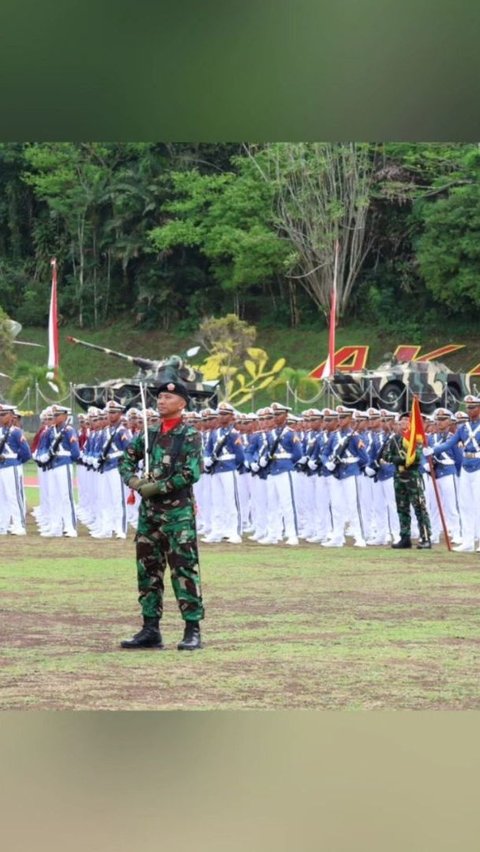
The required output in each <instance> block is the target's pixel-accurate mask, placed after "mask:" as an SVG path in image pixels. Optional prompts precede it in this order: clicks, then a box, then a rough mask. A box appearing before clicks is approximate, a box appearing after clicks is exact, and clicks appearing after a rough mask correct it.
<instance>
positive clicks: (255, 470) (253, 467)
mask: <svg viewBox="0 0 480 852" xmlns="http://www.w3.org/2000/svg"><path fill="white" fill-rule="evenodd" d="M250 470H253V472H254V473H258V471H259V470H260V467H259V465H258V464H257V462H252V463H251V465H250Z"/></svg>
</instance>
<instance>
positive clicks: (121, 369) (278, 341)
mask: <svg viewBox="0 0 480 852" xmlns="http://www.w3.org/2000/svg"><path fill="white" fill-rule="evenodd" d="M69 335H71V336H74V337H79V338H81V339H85V340H87V341H88V342H90V343H95V344H97V345H98V346H106V347H108V348H110V349H115V350H119V351H122V352H125V353H126V354H129V355H137V356H141V357H144V358H145V357H146V358H152V359H158V358H162V357H165V356H167V355H171V354H172V353H177V352H182V351H184V350H185V349H186V348H188V347H189V346H192V345H194V344H195V342H196V341H195V336H194V335H191V336H188V337H186V336H175V335H174V334H171V333H166V332H164V331H162V330H160V331H158V332H157V331H142V330H141V329H139V328H133V327H132V326H131V325H130V324H129V323H128V321H127V320H125V319H121V320H119V321H117V322H115V323H112V324H111V325H108V326H104V327H103V328H101V329H97V330H95V331H94V330H91V329H88V330H82V329H79V328H77V327H75V326H71V325H65V326H62V327H61V329H60V363H61V366H62V369H63V372H64V374H65V377H66V379H67V381H68V382H73V383H74V384H78V383H82V382H95V381H104V380H105V379H109V378H113V377H116V376H125V377H130V376H133V375H134V373H135V372H136V369H135V367H134V366H133V365H132V364H130V363H128V362H127V361H122V360H120V359H118V358H113V357H111V356H108V355H103V354H102V353H101V352H96V351H93V350H89V349H85V348H83V347H80V346H73V345H71V344H69V343H68V342H67V337H68V336H69ZM20 337H21V339H22V340H28V341H32V342H35V343H41V344H42V345H43V346H44V347H45V348H44V349H34V348H30V347H26V346H25V347H20V346H19V347H17V358H18V360H19V361H28V362H31V363H34V364H43V363H45V361H46V358H47V354H48V335H47V329H46V328H38V327H25V328H24V329H23V330H22V333H21V335H20ZM450 343H456V344H464V345H465V349H463V350H460V351H459V352H454V353H452V354H450V355H446V356H445V357H444V358H442V359H441V360H444V361H445V363H446V364H447V365H448V366H449V367H450V368H451V369H452V370H463V371H468V370H471V369H472V368H473V367H474V366H475V365H477V364H478V363H479V362H480V340H479V338H478V336H474V335H473V334H472V331H471V330H470V333H465V332H463V333H462V330H461V328H459V327H455V328H452V327H449V328H448V329H447V330H444V329H439V331H438V333H436V334H434V335H433V334H427V335H425V338H424V339H418V338H417V336H415V338H414V339H412V336H411V335H408V334H405V335H404V336H401V335H397V336H395V338H393V336H391V335H385V334H384V333H383V332H382V329H380V328H375V327H373V326H366V325H360V324H359V325H357V324H350V325H349V326H345V327H340V328H338V329H337V335H336V348H337V350H338V349H339V348H340V347H342V346H354V345H364V346H369V347H370V348H369V354H368V361H367V366H368V367H369V368H374V367H375V366H376V365H377V364H378V363H380V362H381V361H382V358H383V356H384V354H385V353H387V352H393V351H394V349H395V348H396V347H397V346H399V345H400V344H412V345H413V344H416V345H421V346H422V351H424V352H430V351H432V350H433V349H436V348H438V347H441V346H446V345H447V344H450ZM256 345H257V346H260V347H262V348H264V349H266V350H267V352H268V353H269V355H270V357H271V358H272V359H275V358H278V357H281V356H283V357H285V358H286V359H287V364H288V366H291V367H294V368H302V369H308V370H312V369H314V368H315V367H316V366H317V365H318V364H319V363H320V362H321V361H323V360H324V358H325V357H326V354H327V350H328V333H327V329H326V327H325V326H324V325H320V324H319V326H318V328H314V327H312V326H309V327H307V328H302V327H300V328H298V329H285V328H278V327H276V328H274V327H268V326H264V327H257V340H256ZM204 354H205V353H203V352H200V354H199V356H197V360H198V359H203V357H204ZM479 385H480V380H479Z"/></svg>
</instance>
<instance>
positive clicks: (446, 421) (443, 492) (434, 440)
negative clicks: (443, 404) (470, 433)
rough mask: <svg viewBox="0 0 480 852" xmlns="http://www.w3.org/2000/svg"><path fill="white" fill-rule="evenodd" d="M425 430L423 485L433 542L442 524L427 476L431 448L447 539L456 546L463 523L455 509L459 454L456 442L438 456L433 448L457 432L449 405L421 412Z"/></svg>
mask: <svg viewBox="0 0 480 852" xmlns="http://www.w3.org/2000/svg"><path fill="white" fill-rule="evenodd" d="M423 421H424V429H425V433H426V436H427V445H428V447H429V448H430V449H429V450H427V452H426V453H425V451H424V462H423V469H424V484H425V497H426V502H427V510H428V514H429V517H430V522H431V526H432V537H431V542H432V544H438V542H439V539H440V534H441V532H442V525H441V520H440V513H439V509H438V503H437V500H436V497H435V491H434V487H433V483H432V478H431V475H430V465H429V463H428V460H427V456H428V455H429V454H430V450H431V451H432V457H433V464H434V475H435V479H436V481H437V487H438V492H439V494H440V500H441V503H442V507H443V513H444V517H445V522H446V525H447V530H448V533H449V537H450V540H451V541H452V542H453V544H455V545H460V544H461V543H462V525H461V520H460V513H459V508H458V492H459V474H460V471H461V468H462V453H461V450H460V449H459V447H458V445H456V446H453V447H451V448H450V449H448V450H442V451H441V452H439V454H438V457H437V456H435V455H434V451H435V449H436V448H437V447H438V446H439V445H440V444H442V443H444V441H446V440H447V439H448V438H449V437H450V435H451V434H453V432H454V431H456V426H457V420H456V417H455V415H454V414H453V412H451V411H450V410H449V409H448V408H437V409H436V410H435V411H434V413H433V416H428V415H423Z"/></svg>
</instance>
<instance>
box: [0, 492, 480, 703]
mask: <svg viewBox="0 0 480 852" xmlns="http://www.w3.org/2000/svg"><path fill="white" fill-rule="evenodd" d="M30 499H31V497H30V494H29V500H30ZM133 555H134V549H133V535H132V534H130V536H129V539H128V540H127V541H126V542H125V541H94V540H93V539H91V538H90V537H89V536H88V535H87V533H86V531H85V530H82V532H81V534H80V537H79V538H78V539H73V540H72V539H69V540H68V542H67V541H66V540H60V539H42V538H40V537H39V536H38V534H37V533H36V531H35V529H34V528H33V527H30V529H29V534H28V536H27V537H26V538H23V539H22V538H13V537H2V538H0V565H1V568H0V594H1V604H0V608H1V635H2V643H1V649H0V686H1V689H0V708H1V709H4V710H7V709H58V710H66V709H85V710H86V709H90V710H114V709H115V710H117V709H118V710H127V709H132V710H134V709H139V710H157V709H170V710H177V709H241V708H245V709H282V708H284V709H290V708H305V709H347V710H358V709H391V710H400V709H448V710H459V709H478V708H480V696H479V672H480V630H479V618H478V613H479V604H480V554H455V553H452V554H449V553H448V552H447V551H446V549H445V548H443V547H436V548H434V550H433V551H431V552H424V551H416V550H412V551H410V552H407V553H406V554H404V553H402V552H393V551H391V550H388V549H386V548H371V549H368V550H359V549H356V548H353V547H346V548H343V549H342V550H334V551H332V550H326V549H325V548H322V547H320V546H318V545H302V546H300V547H299V548H287V547H285V546H284V547H262V546H260V545H256V544H254V543H252V542H245V544H243V545H241V546H240V545H239V546H231V545H230V546H228V547H227V545H225V546H223V545H213V546H208V545H204V546H203V549H202V551H201V557H202V560H201V567H202V579H203V586H204V597H205V604H206V620H205V622H204V626H203V636H204V641H205V648H204V649H203V650H202V651H199V652H195V653H192V654H189V653H179V652H178V651H177V650H176V643H177V641H178V640H179V638H181V635H182V624H181V621H180V618H179V616H178V614H177V610H176V605H175V602H174V598H173V593H172V591H171V588H170V585H169V584H167V593H166V606H165V616H164V619H163V622H162V624H163V634H164V640H165V644H166V649H165V650H164V651H133V652H132V651H130V652H129V651H121V650H120V649H119V642H120V640H121V639H123V638H128V637H129V636H130V635H131V634H132V633H133V632H135V630H136V629H138V625H139V621H140V620H139V616H138V605H137V603H136V591H135V569H134V558H133Z"/></svg>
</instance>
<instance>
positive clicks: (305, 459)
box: [297, 456, 307, 464]
mask: <svg viewBox="0 0 480 852" xmlns="http://www.w3.org/2000/svg"><path fill="white" fill-rule="evenodd" d="M306 461H307V457H306V456H302V458H301V459H299V460H298V462H297V464H305V462H306Z"/></svg>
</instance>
